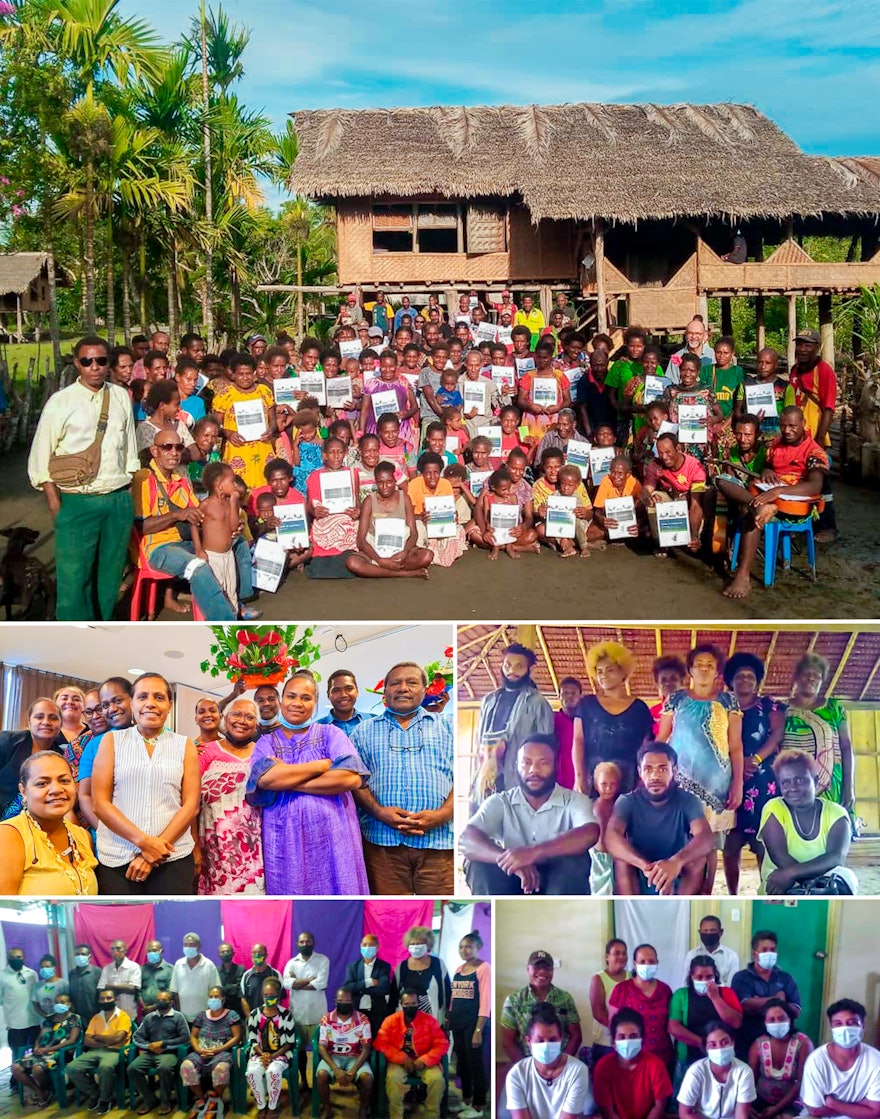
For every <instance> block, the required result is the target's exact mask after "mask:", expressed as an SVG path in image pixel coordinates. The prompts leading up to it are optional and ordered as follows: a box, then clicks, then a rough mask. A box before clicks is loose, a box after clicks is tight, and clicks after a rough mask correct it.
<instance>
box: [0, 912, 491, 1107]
mask: <svg viewBox="0 0 880 1119" xmlns="http://www.w3.org/2000/svg"><path fill="white" fill-rule="evenodd" d="M403 944H404V947H405V948H406V950H407V955H406V958H405V959H404V960H403V961H402V962H401V963H400V964H398V965H397V967H396V968H392V967H391V965H390V964H389V963H388V961H387V960H383V959H382V958H381V956H380V954H379V951H380V943H379V938H378V937H377V936H376V935H374V934H370V933H368V934H366V935H364V936H363V937H362V938H361V943H360V953H359V955H358V958H357V959H356V960H352V961H350V962H348V963H347V966H346V975H345V981H344V982H343V983H342V985H341V986H340V987H339V989H338V990H337V991H335V992H329V991H328V983H329V974H330V967H331V961H330V959H329V957H327V956H326V955H324V954H323V953H321V952H318V951H316V945H315V937H314V934H313V933H311V932H308V931H303V932H301V933H300V934H299V935H298V937H297V952H296V955H294V956H293V957H292V958H291V959H289V960H287V961H286V963H284V964H283V965H282V964H281V961H277V962H278V963H279V966H280V967H281V970H280V971H279V970H277V969H276V968H275V967H273V966H272V963H271V962H270V961H269V960H268V952H267V949H266V945H265V944H262V943H256V944H254V945H253V946H252V948H251V952H250V961H249V966H247V967H246V966H244V965H243V964H240V963H237V962H236V960H235V949H234V947H233V945H232V944H230V943H228V942H225V941H224V942H222V943H221V944H220V945H219V946H218V948H217V953H218V957H219V966H218V965H217V964H216V963H215V962H214V961H213V960H210V959H209V958H208V957H207V956H205V955H204V954H203V953H202V950H201V940H200V938H199V936H198V935H197V934H196V933H187V935H186V936H184V938H183V945H182V953H183V954H182V955H181V957H180V958H179V959H178V960H177V961H176V962H175V963H173V964H172V963H170V962H169V961H167V960H165V958H164V955H163V950H162V943H161V941H159V940H151V941H149V942H148V943H147V945H146V954H145V959H144V960H143V961H141V962H138V961H136V960H133V959H131V958H129V956H128V954H127V953H128V946H127V945H126V943H125V941H124V940H121V939H120V940H114V941H113V942H112V943H111V944H110V945H109V948H110V955H111V962H110V963H108V964H107V965H106V966H105V967H103V968H99V967H97V966H96V965H95V964H94V963H93V951H92V947H91V945H89V944H83V943H80V944H77V945H76V946H75V948H74V950H73V958H72V960H71V961H70V965H69V967H68V968H67V978H66V979H65V978H62V976H61V974H60V973H59V969H58V961H57V960H56V958H55V957H54V956H53V955H51V954H46V955H45V956H43V957H42V959H41V960H40V962H39V974H38V973H37V972H36V971H34V970H33V969H32V968H29V967H27V966H26V964H25V961H24V953H23V951H22V949H21V948H18V947H9V948H8V949H7V963H6V967H5V968H4V969H3V970H2V971H0V1007H2V1009H3V1011H4V1013H5V1016H6V1021H7V1028H8V1040H9V1045H10V1048H11V1049H12V1059H13V1066H12V1075H13V1077H14V1079H15V1080H16V1081H18V1082H19V1083H20V1084H22V1085H23V1086H24V1087H25V1088H26V1089H27V1090H29V1092H30V1093H31V1094H32V1097H33V1101H34V1102H35V1103H36V1104H37V1105H38V1106H41V1107H42V1106H45V1105H46V1104H47V1103H48V1102H49V1101H50V1099H51V1098H52V1095H53V1090H52V1072H53V1070H55V1069H57V1068H59V1062H60V1068H61V1070H62V1071H63V1073H64V1074H65V1075H66V1076H67V1077H69V1079H70V1081H71V1082H72V1083H73V1085H74V1086H75V1087H76V1089H77V1090H78V1092H79V1093H80V1096H81V1098H82V1099H83V1101H84V1106H85V1107H86V1108H88V1109H89V1110H92V1111H97V1113H98V1114H101V1115H103V1114H106V1113H107V1112H108V1111H110V1109H111V1107H112V1106H113V1099H114V1095H115V1085H116V1083H117V1082H118V1081H117V1078H118V1076H119V1073H120V1061H122V1062H123V1063H122V1067H124V1068H125V1073H126V1075H127V1077H128V1079H129V1082H130V1084H131V1086H132V1088H133V1089H134V1091H135V1093H136V1094H137V1096H138V1097H139V1098H140V1105H139V1106H138V1108H137V1114H138V1115H147V1114H148V1113H150V1112H153V1111H155V1110H156V1109H157V1108H158V1112H159V1114H160V1115H168V1114H170V1113H171V1112H172V1111H173V1110H174V1108H173V1106H172V1097H173V1096H174V1095H175V1094H176V1095H177V1097H178V1104H179V1105H180V1104H182V1102H183V1101H182V1100H181V1098H180V1093H179V1092H178V1090H177V1079H178V1077H179V1078H180V1080H181V1082H182V1083H183V1084H184V1085H185V1086H186V1088H187V1089H188V1091H189V1092H191V1093H192V1094H193V1096H194V1097H195V1098H196V1100H201V1099H203V1097H204V1096H205V1094H206V1092H211V1093H213V1094H215V1095H220V1096H222V1095H223V1093H224V1091H225V1090H226V1089H227V1087H228V1086H229V1084H230V1080H231V1078H232V1077H233V1076H234V1075H235V1072H234V1066H235V1065H236V1062H238V1067H240V1068H242V1069H243V1070H244V1074H245V1076H246V1079H247V1083H248V1085H249V1086H250V1089H251V1091H252V1093H253V1096H254V1100H255V1102H256V1104H257V1108H258V1113H259V1119H278V1102H279V1097H280V1094H281V1090H282V1087H283V1080H284V1079H285V1077H287V1078H290V1077H295V1076H297V1075H298V1076H299V1089H300V1092H301V1093H304V1092H309V1091H311V1088H310V1085H309V1080H308V1068H309V1065H308V1052H307V1050H308V1049H309V1048H311V1050H312V1077H313V1079H312V1086H314V1087H315V1088H316V1089H317V1093H318V1096H319V1098H320V1103H321V1116H322V1119H331V1116H332V1114H333V1111H332V1106H331V1094H330V1093H331V1086H332V1085H336V1086H337V1087H339V1088H343V1089H351V1090H354V1091H356V1092H357V1095H358V1098H359V1103H360V1108H359V1119H367V1117H368V1116H369V1115H370V1113H371V1110H372V1108H373V1097H374V1072H373V1068H374V1065H373V1063H371V1055H372V1053H373V1051H374V1050H375V1052H376V1053H379V1054H382V1055H383V1056H384V1057H385V1060H386V1062H387V1074H386V1091H387V1097H388V1115H389V1116H390V1119H402V1116H403V1109H404V1099H405V1096H406V1094H407V1091H408V1090H409V1088H410V1087H411V1084H410V1083H409V1082H410V1081H411V1080H412V1079H413V1078H415V1079H417V1080H419V1081H422V1082H423V1083H424V1085H425V1087H426V1089H427V1102H426V1111H425V1114H426V1116H427V1117H428V1119H437V1116H438V1115H439V1112H440V1102H441V1099H442V1097H443V1094H444V1091H445V1089H446V1080H445V1077H444V1068H443V1063H444V1059H445V1058H446V1057H447V1054H448V1052H449V1051H450V1048H451V1045H450V1039H451V1041H452V1045H453V1046H454V1052H455V1059H456V1070H457V1075H458V1077H459V1079H460V1082H461V1093H462V1101H461V1102H462V1106H461V1108H460V1116H461V1119H480V1117H481V1116H482V1115H483V1113H484V1108H485V1106H486V1100H487V1089H486V1072H485V1056H486V1052H487V1038H488V1034H487V1030H488V1022H489V1016H490V1007H491V983H492V979H491V971H490V969H489V965H488V964H487V963H486V962H485V961H484V960H482V959H481V957H480V949H481V948H482V946H483V942H482V939H481V937H480V935H479V933H478V932H476V931H474V932H470V933H468V934H466V935H465V936H464V937H462V939H461V941H460V943H459V955H460V957H461V961H462V962H461V964H460V965H459V966H458V967H457V968H456V970H455V973H454V975H452V976H450V975H449V973H448V971H447V968H446V965H445V964H444V963H443V961H442V960H441V959H440V958H439V957H438V956H436V955H434V954H433V948H434V933H433V931H432V930H431V929H429V928H426V927H423V926H417V927H413V928H411V929H409V930H408V931H407V932H406V934H405V936H404V939H403ZM331 993H332V994H333V1005H332V1007H329V1008H328V994H331ZM316 1031H317V1039H316V1037H315V1035H316ZM129 1044H133V1045H134V1046H135V1048H136V1049H137V1050H138V1052H137V1055H136V1056H134V1057H133V1058H129V1059H128V1060H127V1062H126V1060H125V1058H124V1051H125V1049H126V1047H127V1046H128V1045H129ZM154 1076H155V1078H156V1081H157V1083H155V1084H154V1083H153V1077H154ZM157 1092H158V1095H157Z"/></svg>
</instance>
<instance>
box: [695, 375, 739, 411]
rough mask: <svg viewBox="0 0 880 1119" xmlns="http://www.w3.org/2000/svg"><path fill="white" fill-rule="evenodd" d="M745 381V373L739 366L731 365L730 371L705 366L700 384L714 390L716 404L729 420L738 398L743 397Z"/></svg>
mask: <svg viewBox="0 0 880 1119" xmlns="http://www.w3.org/2000/svg"><path fill="white" fill-rule="evenodd" d="M745 379H746V375H745V372H744V371H743V369H742V368H741V367H740V366H739V365H731V366H730V368H729V369H719V368H718V366H717V365H704V366H703V368H702V369H701V370H700V381H699V383H700V384H701V385H705V386H706V387H707V388H710V389H712V391H713V392H714V393H715V402H716V404H717V405H718V407H719V408H720V409H721V411H722V412H723V413H724V418H725V419H727V418H728V416H729V415H730V414H731V412H732V411H733V406H734V404H735V403H736V400H737V397H739V396H741V395H742V387H743V384H744V383H745Z"/></svg>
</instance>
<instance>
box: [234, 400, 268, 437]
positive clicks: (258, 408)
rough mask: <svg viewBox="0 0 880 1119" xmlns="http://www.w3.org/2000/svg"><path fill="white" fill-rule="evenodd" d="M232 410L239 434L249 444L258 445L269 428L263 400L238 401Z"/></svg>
mask: <svg viewBox="0 0 880 1119" xmlns="http://www.w3.org/2000/svg"><path fill="white" fill-rule="evenodd" d="M232 408H233V411H234V412H235V429H236V431H237V432H238V434H239V435H240V436H241V437H242V439H244V440H245V441H246V442H248V443H258V442H259V441H260V440H261V439H262V437H263V436H264V435H265V434H266V428H267V427H268V426H269V421H268V419H267V418H266V409H265V408H264V407H263V402H262V400H238V401H236V403H235V404H233V405H232Z"/></svg>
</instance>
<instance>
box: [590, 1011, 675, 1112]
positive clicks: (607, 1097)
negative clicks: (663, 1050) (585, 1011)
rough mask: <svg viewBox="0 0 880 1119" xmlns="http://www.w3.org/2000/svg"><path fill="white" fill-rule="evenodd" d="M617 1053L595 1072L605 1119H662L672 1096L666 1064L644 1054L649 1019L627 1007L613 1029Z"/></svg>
mask: <svg viewBox="0 0 880 1119" xmlns="http://www.w3.org/2000/svg"><path fill="white" fill-rule="evenodd" d="M609 1029H610V1032H611V1040H612V1042H613V1044H614V1049H615V1052H613V1053H607V1054H606V1055H605V1056H604V1057H602V1058H600V1060H599V1061H598V1063H597V1064H596V1067H595V1069H594V1070H593V1094H594V1095H595V1097H596V1106H597V1107H598V1109H599V1111H600V1113H601V1115H602V1119H660V1117H661V1116H662V1115H663V1113H664V1110H665V1108H666V1101H667V1100H668V1099H669V1097H670V1096H671V1095H672V1081H671V1080H670V1079H669V1073H668V1072H667V1071H666V1065H664V1064H663V1062H662V1061H661V1060H660V1058H659V1057H658V1056H656V1054H654V1053H643V1052H642V1042H643V1040H644V1036H645V1020H644V1018H643V1017H642V1015H641V1014H640V1013H639V1012H638V1011H637V1010H632V1009H631V1008H630V1007H624V1008H623V1009H622V1010H618V1012H617V1013H616V1014H615V1015H614V1017H613V1018H612V1019H611V1023H610V1026H609Z"/></svg>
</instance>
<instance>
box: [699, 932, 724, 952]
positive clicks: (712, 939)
mask: <svg viewBox="0 0 880 1119" xmlns="http://www.w3.org/2000/svg"><path fill="white" fill-rule="evenodd" d="M700 940H701V941H702V942H703V947H704V948H708V949H709V951H710V952H712V951H713V950H714V949H715V948H717V947H718V945H719V944H720V943H721V933H700Z"/></svg>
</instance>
